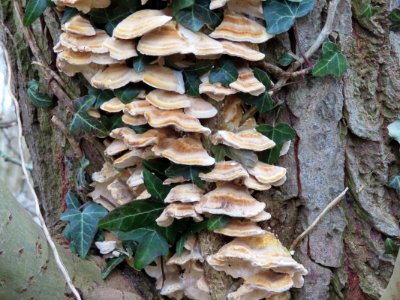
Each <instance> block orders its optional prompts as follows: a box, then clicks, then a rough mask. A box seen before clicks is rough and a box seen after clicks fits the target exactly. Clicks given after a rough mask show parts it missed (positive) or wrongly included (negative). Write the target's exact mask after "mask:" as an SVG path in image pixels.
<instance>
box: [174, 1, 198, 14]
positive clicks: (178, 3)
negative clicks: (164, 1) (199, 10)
mask: <svg viewBox="0 0 400 300" xmlns="http://www.w3.org/2000/svg"><path fill="white" fill-rule="evenodd" d="M194 1H195V0H175V1H174V2H172V12H173V14H176V13H177V12H178V11H180V10H181V9H184V8H187V7H190V6H192V5H194Z"/></svg>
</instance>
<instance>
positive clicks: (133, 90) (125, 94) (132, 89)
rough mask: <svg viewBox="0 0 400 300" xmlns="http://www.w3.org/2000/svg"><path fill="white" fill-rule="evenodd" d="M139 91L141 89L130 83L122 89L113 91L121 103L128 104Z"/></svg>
mask: <svg viewBox="0 0 400 300" xmlns="http://www.w3.org/2000/svg"><path fill="white" fill-rule="evenodd" d="M141 91H142V89H141V88H139V87H137V86H136V85H135V84H133V83H130V84H128V85H126V86H124V87H122V88H119V89H116V90H114V95H115V97H117V98H118V99H119V100H121V102H122V103H124V104H128V103H129V102H131V101H132V100H133V99H135V98H136V97H137V96H138V95H139V94H140V92H141Z"/></svg>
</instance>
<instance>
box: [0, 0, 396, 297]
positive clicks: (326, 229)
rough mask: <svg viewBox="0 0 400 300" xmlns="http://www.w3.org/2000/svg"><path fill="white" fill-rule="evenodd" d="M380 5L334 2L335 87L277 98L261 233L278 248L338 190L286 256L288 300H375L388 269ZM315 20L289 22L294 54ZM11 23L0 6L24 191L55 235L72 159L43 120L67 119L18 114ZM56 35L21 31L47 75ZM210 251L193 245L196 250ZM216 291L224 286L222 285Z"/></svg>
mask: <svg viewBox="0 0 400 300" xmlns="http://www.w3.org/2000/svg"><path fill="white" fill-rule="evenodd" d="M389 1H390V0H373V1H371V4H372V5H373V6H377V7H379V9H380V11H379V12H378V13H377V14H376V15H375V16H374V17H373V18H371V19H369V18H362V17H360V13H359V11H360V7H361V4H362V3H364V2H362V1H361V0H353V1H352V2H351V1H350V0H342V1H341V2H340V4H339V7H338V11H337V13H336V19H335V24H334V32H335V33H336V34H335V36H336V38H337V41H338V43H339V44H340V45H341V47H342V50H343V52H344V53H345V55H346V56H347V59H348V63H349V70H348V72H347V75H346V76H345V77H344V78H342V79H340V80H337V79H332V78H322V79H318V78H313V77H311V76H309V77H307V78H305V79H304V80H302V81H301V82H299V83H297V84H293V85H289V86H288V87H287V88H285V89H284V90H283V91H282V92H281V93H280V94H279V95H278V97H279V98H280V99H281V100H283V101H284V102H285V103H286V105H285V110H284V112H283V113H282V114H281V115H280V117H279V119H278V120H276V121H277V122H287V123H289V124H291V126H293V127H294V128H295V129H296V131H297V135H298V136H297V138H296V140H295V141H294V142H293V143H292V147H291V149H290V151H289V153H288V155H286V156H284V157H283V158H282V160H281V162H280V165H283V166H285V167H286V168H287V169H288V180H287V182H286V183H285V185H284V186H283V187H281V188H280V189H275V190H273V191H269V192H266V193H258V198H259V199H260V200H262V201H264V202H266V204H267V210H268V211H269V212H271V214H272V216H273V219H272V220H271V221H269V222H267V223H266V224H265V227H271V228H272V230H273V231H274V232H276V233H277V234H278V236H279V238H280V239H281V240H282V241H283V242H284V244H285V245H286V246H289V245H290V243H291V241H292V240H293V239H294V237H295V236H297V235H298V234H299V233H301V232H302V231H303V230H304V229H305V228H306V227H307V226H308V225H310V224H311V222H312V221H313V220H314V219H315V218H316V217H317V216H318V214H319V213H320V212H321V211H322V210H323V209H324V208H325V207H326V206H327V204H328V203H329V202H330V201H331V200H332V199H333V198H335V197H336V196H337V195H338V194H339V193H340V192H341V191H343V190H344V188H345V187H346V186H347V187H349V188H350V193H349V194H348V195H347V196H346V198H345V199H344V200H342V202H341V204H339V205H338V207H336V208H335V209H333V210H332V211H331V212H329V213H328V214H327V215H326V216H325V217H324V218H323V219H322V221H321V222H320V223H319V224H318V226H317V228H316V229H315V230H314V231H312V233H311V234H310V235H309V236H308V237H306V238H305V239H304V240H303V242H302V243H301V244H300V245H299V247H298V248H297V249H296V257H297V259H299V261H300V262H301V263H303V264H304V265H305V266H306V268H307V269H308V270H309V275H308V276H306V277H305V286H304V288H302V289H300V290H296V291H295V292H294V293H293V294H294V296H295V297H296V298H298V299H379V297H380V296H381V295H382V293H383V290H384V288H385V287H386V285H387V284H388V281H389V278H390V276H391V272H392V270H393V264H394V259H393V257H391V256H389V255H385V254H384V241H385V239H386V238H387V237H392V238H394V239H398V238H400V230H399V226H398V222H397V220H398V218H399V213H398V202H397V201H396V200H397V198H396V195H395V193H394V191H392V190H390V189H388V188H387V182H388V177H389V176H391V175H393V174H394V173H395V172H396V171H397V169H396V166H395V164H394V163H395V157H394V154H395V153H397V152H398V150H397V149H398V145H391V144H390V139H389V138H388V135H387V129H386V127H387V124H388V123H390V122H391V121H392V120H393V119H394V118H396V117H397V116H398V115H399V112H400V101H399V100H400V96H399V95H400V77H399V74H400V35H399V34H396V33H393V32H392V33H390V32H389V25H390V24H389V21H388V17H387V16H388V11H389V9H390V6H391V3H390V2H389ZM325 13H326V2H325V1H320V2H319V3H318V5H317V7H316V8H315V9H314V11H313V12H312V13H311V14H310V15H309V16H307V17H305V18H302V19H300V20H299V21H298V22H297V25H296V27H297V32H298V35H299V40H300V45H301V47H302V48H303V49H307V48H308V47H309V46H310V45H311V44H312V43H313V41H314V40H315V38H316V37H317V35H318V34H319V32H320V30H321V28H322V26H323V23H324V17H325ZM16 16H17V14H16V13H15V10H14V5H13V1H2V2H1V4H0V20H1V21H2V22H3V23H4V25H3V26H2V27H3V28H7V30H3V31H1V32H0V39H1V40H2V41H3V42H4V43H5V44H6V46H7V49H8V50H10V54H11V55H12V67H13V69H14V74H17V75H16V76H15V78H14V87H15V91H17V95H18V98H19V101H20V105H21V107H22V118H23V123H24V130H25V136H26V139H27V144H28V146H29V149H30V152H31V156H32V160H33V165H34V172H33V178H34V181H35V185H36V189H37V192H38V195H39V198H40V199H41V200H42V203H41V205H42V209H43V212H44V214H45V217H46V221H47V223H48V225H49V226H50V228H52V229H53V230H54V233H57V230H56V227H55V225H56V224H57V220H58V218H59V214H60V213H61V211H62V210H63V200H62V199H63V196H64V194H65V192H66V191H67V190H68V188H69V187H70V186H71V184H72V181H71V178H73V177H74V176H73V175H74V174H75V172H76V160H74V159H73V152H72V151H71V149H70V146H69V145H68V143H66V141H65V138H64V136H63V135H62V134H61V133H60V132H59V130H57V129H54V128H53V127H52V126H51V125H50V119H51V116H52V115H57V117H58V118H59V119H61V120H63V121H66V120H67V118H68V116H67V112H66V108H65V106H63V105H64V104H63V102H62V101H59V104H58V105H57V106H56V107H55V108H53V109H51V110H37V109H35V108H33V107H32V106H31V105H30V104H29V102H28V100H27V97H26V84H27V81H28V80H29V79H32V78H36V79H39V78H40V77H43V76H42V75H43V73H41V72H37V70H36V67H34V66H32V65H31V61H32V57H33V55H32V52H31V50H30V49H29V47H28V45H27V42H26V38H25V37H24V35H23V30H22V26H21V23H20V21H19V20H18V18H17V17H16ZM58 28H59V25H58V19H57V18H56V16H55V15H54V14H53V13H52V12H48V13H46V14H45V16H44V17H43V18H42V19H41V22H36V23H35V25H34V27H33V32H34V36H35V39H36V41H37V44H38V46H39V48H40V51H41V52H42V53H43V55H44V57H46V60H47V62H48V63H49V64H51V63H53V65H54V57H53V54H52V53H51V49H52V46H53V44H54V40H56V38H57V35H58V33H59V32H58ZM282 39H283V40H284V39H285V37H283V38H282ZM54 70H55V68H54ZM65 80H67V79H65ZM69 82H70V85H69V89H70V90H71V91H73V93H75V94H77V95H78V94H79V81H69ZM42 83H43V82H42ZM47 84H48V83H47V82H45V83H44V84H43V86H47ZM49 84H52V83H49ZM266 121H267V122H270V121H271V120H266ZM82 147H83V148H84V151H85V154H86V156H87V157H89V158H91V157H92V158H93V157H96V154H95V153H93V150H92V152H91V151H87V149H85V144H84V143H83V144H82ZM92 162H93V164H94V166H96V162H95V161H92ZM203 240H204V241H209V240H210V239H208V238H207V237H204V239H203ZM204 244H205V245H206V243H204ZM212 246H213V245H208V246H204V247H206V248H208V249H205V250H207V251H208V250H209V249H213V247H212ZM209 273H210V274H211V275H210V276H211V277H212V278H217V279H216V280H210V281H209V282H210V284H211V290H213V289H214V290H218V289H220V288H221V280H222V279H218V276H215V274H212V272H211V271H210V272H209ZM223 281H224V282H225V285H226V283H227V282H229V280H223ZM227 289H229V287H226V290H227ZM216 299H217V298H216ZM218 300H220V299H218Z"/></svg>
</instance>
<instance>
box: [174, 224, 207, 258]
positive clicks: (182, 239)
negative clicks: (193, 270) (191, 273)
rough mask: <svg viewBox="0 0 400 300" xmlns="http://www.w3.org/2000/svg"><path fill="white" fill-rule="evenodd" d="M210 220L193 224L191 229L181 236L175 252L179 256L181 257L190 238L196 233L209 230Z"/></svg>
mask: <svg viewBox="0 0 400 300" xmlns="http://www.w3.org/2000/svg"><path fill="white" fill-rule="evenodd" d="M207 224H208V220H204V221H202V222H198V223H193V224H192V225H191V226H188V227H189V229H188V230H187V231H186V232H185V233H184V234H182V235H181V237H180V239H179V240H178V241H177V242H176V246H175V252H176V254H177V255H178V256H180V255H181V254H182V252H183V249H184V245H185V242H186V240H187V239H188V237H189V236H191V235H192V234H195V233H199V232H200V231H203V230H206V229H207Z"/></svg>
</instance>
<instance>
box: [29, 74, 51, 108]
mask: <svg viewBox="0 0 400 300" xmlns="http://www.w3.org/2000/svg"><path fill="white" fill-rule="evenodd" d="M27 93H28V97H29V99H30V100H31V102H32V104H33V105H34V106H35V107H37V108H48V107H50V106H52V105H53V99H52V98H51V97H49V96H48V95H45V94H41V93H39V83H38V82H37V81H36V80H31V81H29V83H28V91H27Z"/></svg>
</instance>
